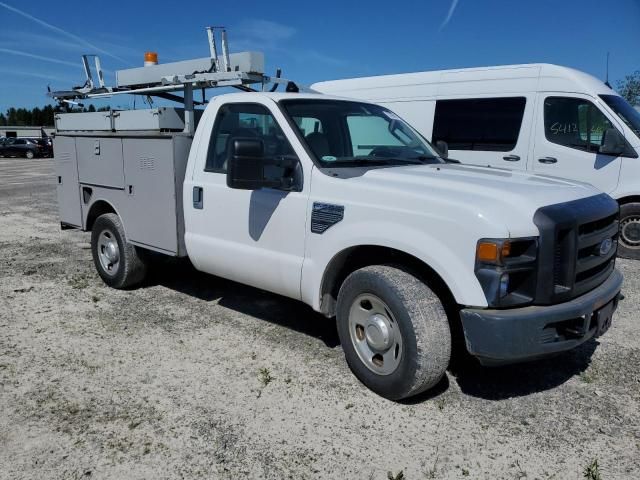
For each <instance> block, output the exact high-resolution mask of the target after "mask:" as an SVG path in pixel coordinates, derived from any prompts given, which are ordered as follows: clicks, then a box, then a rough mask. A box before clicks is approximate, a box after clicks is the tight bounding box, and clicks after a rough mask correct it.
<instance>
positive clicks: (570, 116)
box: [544, 97, 613, 153]
mask: <svg viewBox="0 0 640 480" xmlns="http://www.w3.org/2000/svg"><path fill="white" fill-rule="evenodd" d="M609 128H613V125H612V124H611V122H610V121H609V120H608V119H607V117H605V115H604V113H602V112H601V111H600V109H598V107H596V106H595V105H594V104H593V103H591V102H590V101H588V100H583V99H581V98H570V97H548V98H547V99H545V101H544V133H545V136H546V137H547V140H549V141H550V142H552V143H557V144H558V145H563V146H565V147H569V148H575V149H577V150H584V151H587V152H594V153H597V152H598V149H599V148H600V146H601V145H602V138H603V136H604V132H605V130H607V129H609Z"/></svg>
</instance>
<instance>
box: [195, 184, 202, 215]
mask: <svg viewBox="0 0 640 480" xmlns="http://www.w3.org/2000/svg"><path fill="white" fill-rule="evenodd" d="M203 197H204V191H203V190H202V187H193V208H197V209H198V210H202V207H203V204H204V198H203Z"/></svg>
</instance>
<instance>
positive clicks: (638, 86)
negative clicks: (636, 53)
mask: <svg viewBox="0 0 640 480" xmlns="http://www.w3.org/2000/svg"><path fill="white" fill-rule="evenodd" d="M618 92H619V93H620V95H622V96H623V97H624V98H625V99H626V100H627V102H629V103H630V104H631V105H634V106H639V105H640V70H639V71H636V72H634V73H632V74H631V75H627V76H626V77H624V79H623V80H620V81H619V82H618Z"/></svg>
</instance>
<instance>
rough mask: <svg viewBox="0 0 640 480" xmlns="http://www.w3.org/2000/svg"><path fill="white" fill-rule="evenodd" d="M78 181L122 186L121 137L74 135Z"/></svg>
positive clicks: (102, 185) (105, 185)
mask: <svg viewBox="0 0 640 480" xmlns="http://www.w3.org/2000/svg"><path fill="white" fill-rule="evenodd" d="M76 148H77V152H78V175H79V177H80V182H82V183H85V184H89V185H97V186H101V187H111V188H124V164H123V158H122V139H120V138H108V137H76Z"/></svg>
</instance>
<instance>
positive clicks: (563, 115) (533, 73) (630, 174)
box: [312, 64, 640, 259]
mask: <svg viewBox="0 0 640 480" xmlns="http://www.w3.org/2000/svg"><path fill="white" fill-rule="evenodd" d="M312 88H313V89H314V90H317V91H319V92H323V93H330V94H334V95H341V96H345V97H352V98H357V99H365V100H369V101H373V102H375V103H379V104H381V105H384V106H386V107H388V108H390V109H391V110H393V111H395V112H396V113H397V114H398V115H400V116H401V117H403V118H404V119H406V120H408V121H409V122H410V123H411V124H412V125H413V126H414V127H415V128H416V129H417V130H418V131H419V132H420V133H422V135H423V136H424V137H426V138H427V139H429V140H431V141H432V142H433V143H434V144H439V145H440V146H441V149H442V148H444V147H445V145H444V144H443V143H441V142H446V144H447V146H448V150H449V155H450V156H451V157H452V158H454V159H456V160H460V161H461V162H463V163H470V164H476V165H487V166H492V167H506V168H511V169H520V170H529V171H531V172H534V173H540V174H546V175H553V176H558V177H565V178H570V179H574V180H579V181H583V182H587V183H591V184H593V185H594V186H596V187H597V188H599V189H600V190H603V191H604V192H606V193H608V194H609V195H611V196H612V197H613V198H615V199H616V200H617V201H618V203H619V204H620V206H621V228H620V255H621V256H626V257H629V258H639V259H640V158H638V154H639V153H640V112H638V111H637V110H636V109H634V108H633V107H631V106H630V105H629V103H627V102H626V101H625V100H624V99H623V98H622V97H621V96H620V95H618V94H617V93H616V92H615V91H613V90H612V89H611V88H609V87H608V86H607V85H605V84H604V83H603V82H602V81H601V80H598V79H597V78H595V77H593V76H591V75H588V74H586V73H584V72H580V71H578V70H574V69H571V68H567V67H561V66H557V65H549V64H530V65H511V66H500V67H484V68H468V69H461V70H443V71H435V72H419V73H408V74H400V75H385V76H378V77H367V78H354V79H347V80H336V81H328V82H320V83H316V84H314V85H312Z"/></svg>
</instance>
